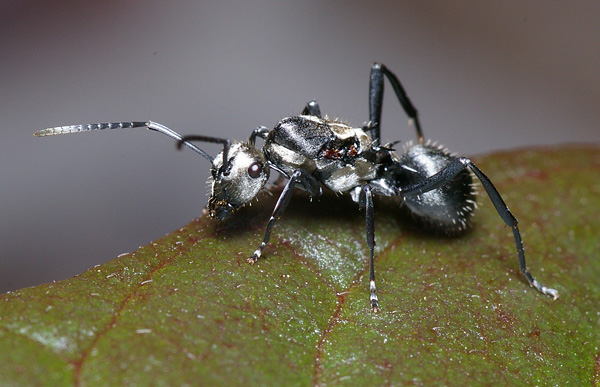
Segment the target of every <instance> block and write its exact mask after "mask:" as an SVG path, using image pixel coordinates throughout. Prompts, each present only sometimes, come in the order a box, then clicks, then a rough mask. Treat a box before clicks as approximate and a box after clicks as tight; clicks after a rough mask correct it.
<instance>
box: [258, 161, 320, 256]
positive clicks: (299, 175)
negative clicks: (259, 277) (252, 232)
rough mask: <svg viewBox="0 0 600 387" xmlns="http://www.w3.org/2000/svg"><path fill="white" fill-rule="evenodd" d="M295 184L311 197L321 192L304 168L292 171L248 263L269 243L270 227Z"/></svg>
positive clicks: (281, 210) (281, 211) (278, 215)
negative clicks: (258, 244) (300, 186)
mask: <svg viewBox="0 0 600 387" xmlns="http://www.w3.org/2000/svg"><path fill="white" fill-rule="evenodd" d="M296 184H302V185H303V186H304V188H305V189H306V191H307V192H308V194H309V195H310V196H312V197H314V196H320V195H321V193H322V191H321V186H320V185H319V182H318V181H317V179H315V177H314V176H313V175H311V174H310V173H309V172H308V171H306V170H304V169H297V170H296V171H294V173H292V175H291V176H290V180H289V181H288V183H287V184H286V185H285V187H284V188H283V191H282V192H281V195H280V196H279V199H278V200H277V204H275V208H274V209H273V213H272V214H271V218H269V223H267V230H266V231H265V237H264V238H263V241H262V242H261V244H260V246H259V247H258V249H256V250H255V251H254V254H252V257H250V258H248V259H247V261H248V263H249V264H251V265H253V264H254V263H255V262H256V261H257V260H258V258H260V256H261V255H262V252H263V250H264V248H265V246H266V245H267V243H269V238H270V237H271V229H272V228H273V226H274V225H275V222H277V220H278V219H279V218H280V217H281V214H282V213H283V211H284V210H285V208H286V207H287V205H288V204H289V202H290V199H291V198H292V192H293V191H294V187H295V186H296Z"/></svg>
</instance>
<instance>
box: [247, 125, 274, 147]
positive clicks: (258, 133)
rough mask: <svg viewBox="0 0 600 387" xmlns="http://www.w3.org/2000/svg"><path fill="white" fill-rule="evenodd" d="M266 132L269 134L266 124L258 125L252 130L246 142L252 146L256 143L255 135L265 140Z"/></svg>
mask: <svg viewBox="0 0 600 387" xmlns="http://www.w3.org/2000/svg"><path fill="white" fill-rule="evenodd" d="M268 134H269V128H267V127H266V126H259V127H258V128H256V129H254V130H253V131H252V133H251V134H250V138H249V139H248V144H250V145H251V146H254V144H255V143H256V137H260V138H262V139H263V140H265V139H266V138H267V135H268Z"/></svg>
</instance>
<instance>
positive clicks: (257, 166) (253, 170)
mask: <svg viewBox="0 0 600 387" xmlns="http://www.w3.org/2000/svg"><path fill="white" fill-rule="evenodd" d="M262 170H263V166H262V164H261V163H258V162H255V163H252V164H251V165H250V166H249V167H248V175H250V177H251V178H253V179H256V178H257V177H260V174H261V173H262Z"/></svg>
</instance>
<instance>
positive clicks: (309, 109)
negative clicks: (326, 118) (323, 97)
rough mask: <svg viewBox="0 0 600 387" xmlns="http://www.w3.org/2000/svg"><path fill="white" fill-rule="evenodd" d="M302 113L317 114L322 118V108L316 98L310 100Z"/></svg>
mask: <svg viewBox="0 0 600 387" xmlns="http://www.w3.org/2000/svg"><path fill="white" fill-rule="evenodd" d="M302 115H308V116H315V117H319V118H321V108H320V107H319V104H318V103H317V101H316V100H314V99H313V100H312V101H309V102H308V103H307V104H306V106H305V107H304V110H302Z"/></svg>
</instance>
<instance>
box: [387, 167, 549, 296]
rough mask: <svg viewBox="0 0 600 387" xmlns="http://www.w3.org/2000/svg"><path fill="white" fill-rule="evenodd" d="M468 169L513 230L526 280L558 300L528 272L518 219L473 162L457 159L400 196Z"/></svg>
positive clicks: (436, 184) (429, 187)
mask: <svg viewBox="0 0 600 387" xmlns="http://www.w3.org/2000/svg"><path fill="white" fill-rule="evenodd" d="M466 168H470V169H471V171H473V173H474V174H475V176H477V178H479V180H480V181H481V184H482V185H483V187H484V188H485V191H486V192H487V194H488V196H489V197H490V200H491V201H492V203H493V204H494V207H495V208H496V211H497V212H498V215H500V217H501V218H502V220H504V223H506V224H507V225H508V226H510V227H511V228H512V231H513V237H514V240H515V245H516V247H517V253H518V255H519V267H520V269H521V272H522V273H523V274H524V275H525V278H527V281H528V282H529V285H531V286H533V287H534V288H536V289H537V290H538V291H539V292H540V293H542V294H546V295H548V296H550V297H552V298H554V299H557V298H558V291H557V290H555V289H551V288H547V287H545V286H542V285H541V284H540V283H539V282H537V281H536V280H535V279H534V278H533V276H532V275H531V274H529V272H528V271H527V264H526V262H525V250H524V249H523V240H522V239H521V233H520V232H519V227H518V226H517V219H516V218H515V217H514V216H513V214H512V213H511V212H510V210H509V209H508V207H507V206H506V203H504V200H502V197H501V196H500V193H499V192H498V190H497V189H496V187H494V185H493V184H492V182H491V180H490V179H489V178H488V177H487V176H486V175H485V174H484V173H483V172H482V171H481V170H480V169H479V168H477V166H476V165H475V164H473V162H472V161H471V160H469V159H467V158H466V157H459V158H455V159H454V160H452V161H451V162H450V163H449V164H448V165H447V166H446V167H444V169H442V170H441V171H439V172H438V173H436V174H435V175H433V176H430V177H428V178H426V179H425V180H423V181H422V182H420V183H417V184H413V185H411V186H408V187H406V188H400V189H398V195H400V196H402V197H405V196H412V195H419V194H421V193H423V192H427V191H431V190H432V189H435V188H438V187H440V186H442V185H444V184H445V183H446V182H448V181H449V180H451V179H452V178H453V177H454V176H456V175H457V174H458V173H460V172H461V171H463V170H464V169H466Z"/></svg>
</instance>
